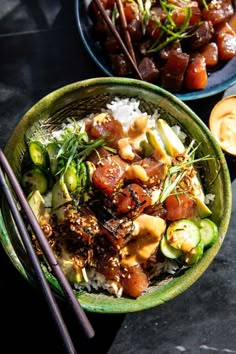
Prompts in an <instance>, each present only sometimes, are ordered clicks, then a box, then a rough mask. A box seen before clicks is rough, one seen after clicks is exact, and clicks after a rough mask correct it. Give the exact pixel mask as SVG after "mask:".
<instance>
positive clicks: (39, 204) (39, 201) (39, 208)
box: [28, 190, 49, 222]
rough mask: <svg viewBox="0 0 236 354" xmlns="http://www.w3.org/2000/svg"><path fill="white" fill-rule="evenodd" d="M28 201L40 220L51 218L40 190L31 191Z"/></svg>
mask: <svg viewBox="0 0 236 354" xmlns="http://www.w3.org/2000/svg"><path fill="white" fill-rule="evenodd" d="M28 203H29V205H30V207H31V209H32V211H33V213H34V215H35V217H36V219H37V220H38V222H42V221H48V220H49V213H48V212H47V210H46V207H45V203H44V199H43V197H42V195H41V193H40V192H39V190H35V191H33V192H32V193H30V195H29V197H28Z"/></svg>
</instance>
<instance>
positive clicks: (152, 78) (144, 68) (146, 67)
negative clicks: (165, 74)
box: [138, 57, 160, 83]
mask: <svg viewBox="0 0 236 354" xmlns="http://www.w3.org/2000/svg"><path fill="white" fill-rule="evenodd" d="M138 69H139V71H140V74H141V75H142V78H143V80H144V81H148V82H152V83H154V82H156V81H157V79H158V76H159V73H160V72H159V70H158V69H157V67H156V66H155V64H154V62H153V61H152V60H151V59H149V58H147V57H146V58H143V59H142V60H141V62H140V64H139V66H138Z"/></svg>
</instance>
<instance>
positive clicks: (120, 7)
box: [116, 0, 137, 65]
mask: <svg viewBox="0 0 236 354" xmlns="http://www.w3.org/2000/svg"><path fill="white" fill-rule="evenodd" d="M116 5H117V7H118V11H119V15H120V22H121V26H122V29H123V32H124V38H125V41H126V45H127V48H128V51H129V53H130V55H131V57H132V59H133V61H134V63H135V65H137V61H136V57H135V53H134V48H133V45H132V41H131V38H130V34H129V31H128V28H127V21H126V17H125V13H124V7H123V3H122V0H116Z"/></svg>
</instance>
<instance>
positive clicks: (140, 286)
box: [121, 264, 149, 298]
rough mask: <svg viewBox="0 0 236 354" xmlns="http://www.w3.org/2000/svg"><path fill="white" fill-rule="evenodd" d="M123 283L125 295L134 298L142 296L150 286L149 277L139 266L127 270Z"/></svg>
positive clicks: (122, 279)
mask: <svg viewBox="0 0 236 354" xmlns="http://www.w3.org/2000/svg"><path fill="white" fill-rule="evenodd" d="M121 281H122V285H123V287H124V293H125V294H127V295H129V296H131V297H134V298H136V297H138V296H140V295H141V294H142V292H143V291H144V290H146V288H147V287H148V285H149V280H148V277H147V275H146V274H145V273H144V271H143V269H142V267H141V266H140V265H139V264H138V265H135V266H132V267H129V268H127V271H126V272H124V277H122V278H121Z"/></svg>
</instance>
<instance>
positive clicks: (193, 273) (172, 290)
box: [0, 77, 232, 313]
mask: <svg viewBox="0 0 236 354" xmlns="http://www.w3.org/2000/svg"><path fill="white" fill-rule="evenodd" d="M109 84H111V85H118V86H119V85H130V86H131V85H132V86H135V87H136V88H140V89H144V90H147V91H150V92H152V93H154V94H155V93H157V94H159V95H161V96H163V98H164V99H170V100H171V101H172V102H174V103H175V105H176V106H178V107H180V108H181V110H182V111H185V112H186V113H187V114H188V115H190V116H191V117H193V119H194V121H195V122H196V124H198V125H199V126H200V128H201V129H202V130H203V131H204V133H205V134H206V135H207V136H208V138H209V140H210V142H211V145H212V147H213V148H214V150H215V152H216V155H217V156H218V157H219V159H220V161H221V163H222V168H221V174H222V178H223V181H224V185H225V186H226V190H225V195H224V197H225V199H224V210H225V213H224V215H225V218H224V221H222V222H221V224H220V227H219V235H220V237H219V239H218V240H217V242H216V243H215V244H214V245H213V246H212V247H211V248H210V249H209V250H207V251H206V252H205V254H204V257H203V258H202V259H201V260H200V261H199V262H198V263H197V264H196V265H195V266H193V267H192V268H190V269H189V270H188V271H187V272H185V273H184V274H183V275H181V276H180V277H177V278H173V279H172V280H171V282H169V283H167V284H165V285H164V286H163V287H161V288H160V289H159V290H158V293H157V294H155V292H153V293H152V292H151V291H150V292H147V293H146V294H144V295H142V296H141V297H139V298H138V299H135V300H134V299H126V298H120V299H119V298H113V297H109V300H108V297H107V296H106V297H105V301H104V298H102V301H103V303H102V304H99V301H100V298H99V297H98V298H97V301H96V299H94V298H92V297H89V295H88V294H87V293H82V294H80V295H79V296H78V299H79V301H80V303H81V305H82V307H83V308H84V309H85V310H87V311H89V312H96V313H129V312H137V311H141V310H147V309H150V308H153V307H156V306H158V305H160V304H162V303H165V302H167V301H169V300H171V299H173V298H174V297H176V296H177V295H180V294H181V293H182V292H184V291H185V290H186V289H188V288H189V287H190V286H191V285H192V284H193V283H195V282H196V281H197V280H198V278H199V277H200V276H201V275H202V274H203V273H204V271H205V270H206V269H207V268H208V266H209V265H210V263H211V262H212V260H213V259H214V257H215V256H216V254H217V253H218V251H219V249H220V247H221V245H222V242H223V240H224V238H225V235H226V232H227V229H228V225H229V221H230V216H231V208H232V191H231V180H230V175H229V171H228V166H227V163H226V160H225V157H224V154H223V152H222V150H221V148H220V147H219V145H218V143H217V141H216V139H215V138H214V136H213V135H212V133H211V132H210V130H209V129H208V128H207V126H206V125H205V123H204V122H203V121H202V120H201V119H200V118H199V117H198V116H197V115H196V114H195V113H194V112H193V111H192V110H191V109H190V108H189V107H188V106H187V105H186V104H185V103H184V102H183V101H181V100H180V99H179V98H177V97H176V96H174V95H173V94H171V93H169V92H168V91H166V90H164V89H162V88H160V87H158V86H156V85H153V84H150V83H147V82H143V81H140V80H136V79H128V78H114V77H101V78H93V79H87V80H82V81H78V82H74V83H71V84H68V85H65V86H63V87H60V88H58V89H56V90H54V91H52V92H51V93H49V94H47V95H46V96H44V97H43V98H41V99H40V100H39V101H38V102H36V103H35V104H34V105H33V106H32V107H31V108H30V109H29V110H28V111H27V112H26V113H25V114H24V115H23V117H22V118H21V120H20V121H19V122H18V124H17V125H16V126H15V128H14V129H13V132H12V134H11V136H10V138H9V139H8V141H7V143H6V145H5V148H4V151H5V153H6V154H7V150H8V146H9V145H10V143H11V140H12V139H13V135H14V132H15V131H16V130H17V129H18V127H19V126H20V125H22V123H23V121H24V120H27V116H28V115H31V114H32V112H33V111H34V110H37V108H38V107H40V106H41V105H42V104H45V102H49V101H53V100H55V99H58V98H60V96H62V95H64V94H65V93H69V92H71V91H74V90H76V89H80V88H83V87H88V86H89V87H93V86H97V85H109ZM0 242H1V243H2V246H3V248H4V250H5V252H6V253H7V255H8V257H9V258H10V260H11V262H12V263H13V265H14V266H15V267H16V269H17V270H18V271H19V272H20V274H21V275H22V276H23V277H24V278H25V279H27V281H29V282H31V283H34V281H33V280H32V278H30V277H29V276H28V274H27V271H26V270H25V269H24V267H23V265H22V264H21V262H20V261H19V259H18V257H17V255H16V253H15V251H14V249H13V247H12V245H11V243H10V239H9V235H8V232H7V230H6V227H5V223H4V220H3V216H2V213H1V210H0ZM49 281H50V279H49ZM33 285H35V284H33ZM57 295H58V296H59V297H61V294H60V293H59V294H57Z"/></svg>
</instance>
